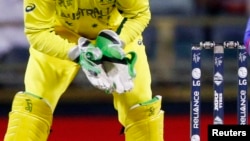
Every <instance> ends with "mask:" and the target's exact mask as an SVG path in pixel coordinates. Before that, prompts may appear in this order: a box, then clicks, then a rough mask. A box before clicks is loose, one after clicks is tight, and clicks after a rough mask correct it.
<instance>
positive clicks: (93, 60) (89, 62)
mask: <svg viewBox="0 0 250 141" xmlns="http://www.w3.org/2000/svg"><path fill="white" fill-rule="evenodd" d="M102 56H103V54H102V51H101V50H100V49H99V48H97V47H95V46H94V45H93V44H91V42H90V41H89V40H88V39H86V38H83V37H81V38H79V40H78V46H76V47H75V48H72V49H71V50H70V52H69V58H70V59H71V60H76V61H77V62H78V63H79V64H80V66H81V68H82V70H83V72H84V73H85V75H86V77H87V78H88V80H89V82H90V83H91V84H92V85H93V86H94V87H96V88H98V89H100V90H104V91H106V92H107V93H110V91H113V83H112V82H111V81H110V79H109V78H108V76H107V74H106V72H105V71H104V69H103V65H102V64H101V62H100V60H101V58H102Z"/></svg>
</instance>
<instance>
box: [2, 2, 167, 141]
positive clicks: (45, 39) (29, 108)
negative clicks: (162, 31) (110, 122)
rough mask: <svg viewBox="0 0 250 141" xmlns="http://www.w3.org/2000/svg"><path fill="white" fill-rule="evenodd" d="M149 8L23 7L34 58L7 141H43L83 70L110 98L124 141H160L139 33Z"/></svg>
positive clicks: (156, 102) (159, 117)
mask: <svg viewBox="0 0 250 141" xmlns="http://www.w3.org/2000/svg"><path fill="white" fill-rule="evenodd" d="M150 18H151V14H150V8H149V2H148V0H24V25H25V34H26V37H27V39H28V41H29V43H30V48H29V52H30V57H29V60H28V64H27V68H26V72H25V79H24V83H25V90H24V91H20V92H18V93H17V94H16V95H15V97H14V99H13V103H12V109H11V111H10V113H9V122H8V129H7V132H6V134H5V137H4V140H5V141H46V140H47V139H48V136H49V134H50V128H51V125H52V121H53V113H54V110H55V108H56V105H57V103H58V101H59V99H60V97H61V96H62V94H63V93H64V92H65V90H66V89H67V88H68V86H69V85H70V83H71V82H72V81H73V79H74V78H75V76H76V74H77V73H78V71H79V70H81V71H83V72H84V73H85V74H86V78H87V79H88V80H89V82H90V83H91V84H92V85H93V86H94V87H96V88H98V89H100V90H103V92H104V93H107V94H110V95H111V96H113V99H114V101H113V104H114V108H115V109H116V110H117V111H118V119H119V122H120V123H121V124H122V125H123V126H124V134H125V139H126V141H163V140H164V139H163V125H164V124H163V119H164V111H163V110H161V96H160V95H156V96H154V95H153V94H152V91H151V75H150V70H149V64H148V61H147V56H146V53H145V46H144V45H143V40H142V32H143V31H144V29H145V28H146V27H147V24H148V23H149V21H150Z"/></svg>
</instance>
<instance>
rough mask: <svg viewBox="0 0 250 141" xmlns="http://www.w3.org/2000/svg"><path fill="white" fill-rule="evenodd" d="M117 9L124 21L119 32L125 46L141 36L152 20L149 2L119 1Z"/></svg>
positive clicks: (146, 0)
mask: <svg viewBox="0 0 250 141" xmlns="http://www.w3.org/2000/svg"><path fill="white" fill-rule="evenodd" d="M117 8H118V10H119V12H120V13H121V14H122V16H123V17H124V20H123V22H122V24H121V25H120V27H119V28H118V30H117V33H118V34H119V36H120V38H121V40H122V41H124V42H125V44H127V43H129V42H131V41H133V40H134V39H135V38H136V37H137V36H138V35H140V34H141V33H142V32H143V30H144V29H145V27H146V26H147V25H148V23H149V21H150V19H151V13H150V8H149V1H148V0H126V1H125V0H117Z"/></svg>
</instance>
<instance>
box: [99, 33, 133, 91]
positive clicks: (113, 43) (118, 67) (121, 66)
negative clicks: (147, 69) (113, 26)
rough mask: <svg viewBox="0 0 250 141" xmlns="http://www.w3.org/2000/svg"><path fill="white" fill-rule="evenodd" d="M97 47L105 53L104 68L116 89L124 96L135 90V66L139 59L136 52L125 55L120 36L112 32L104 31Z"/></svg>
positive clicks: (100, 34)
mask: <svg viewBox="0 0 250 141" xmlns="http://www.w3.org/2000/svg"><path fill="white" fill-rule="evenodd" d="M96 46H97V47H99V48H100V49H101V50H102V52H103V58H102V62H103V66H104V68H105V71H106V73H107V75H108V77H109V78H110V80H112V81H113V83H114V89H115V91H116V92H117V93H119V94H122V93H125V92H128V91H130V90H132V89H133V88H134V82H133V79H134V78H135V76H136V73H135V69H134V65H135V62H136V59H137V56H136V53H135V52H130V53H128V54H125V52H124V51H123V46H124V44H123V43H122V41H121V40H120V39H119V36H118V35H117V34H116V33H115V32H114V31H111V30H103V31H101V32H100V33H99V35H98V36H97V39H96Z"/></svg>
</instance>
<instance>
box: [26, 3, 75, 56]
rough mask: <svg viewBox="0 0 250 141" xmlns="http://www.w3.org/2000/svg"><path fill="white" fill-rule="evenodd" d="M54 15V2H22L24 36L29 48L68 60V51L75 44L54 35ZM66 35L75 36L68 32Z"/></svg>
mask: <svg viewBox="0 0 250 141" xmlns="http://www.w3.org/2000/svg"><path fill="white" fill-rule="evenodd" d="M55 14H56V10H55V1H54V0H24V27H25V34H26V36H27V39H28V41H29V43H30V47H32V48H34V49H36V50H38V51H40V52H42V53H45V54H48V55H50V56H54V57H57V58H60V59H68V51H69V50H70V48H72V47H73V46H75V45H76V43H70V42H69V40H66V39H64V38H62V37H61V36H59V35H56V32H55ZM67 34H72V35H71V36H72V37H73V36H74V37H76V36H77V35H73V33H70V32H69V33H67ZM76 38H77V37H76ZM76 41H77V40H76Z"/></svg>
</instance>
